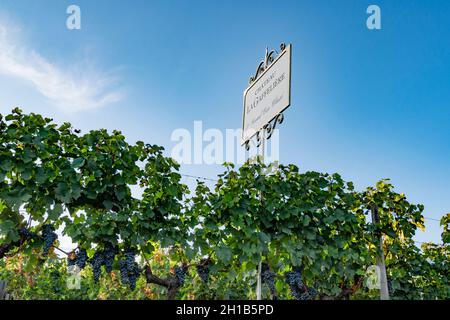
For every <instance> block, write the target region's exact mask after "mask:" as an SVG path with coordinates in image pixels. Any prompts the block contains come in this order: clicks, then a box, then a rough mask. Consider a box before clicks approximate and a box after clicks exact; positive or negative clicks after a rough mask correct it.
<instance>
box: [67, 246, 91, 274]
mask: <svg viewBox="0 0 450 320" xmlns="http://www.w3.org/2000/svg"><path fill="white" fill-rule="evenodd" d="M87 259H88V255H87V252H86V250H85V249H77V250H76V251H73V252H71V253H70V254H69V256H68V257H67V265H68V266H69V267H70V266H75V265H76V266H78V268H80V269H84V267H86V262H87Z"/></svg>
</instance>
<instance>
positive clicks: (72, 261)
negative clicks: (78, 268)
mask: <svg viewBox="0 0 450 320" xmlns="http://www.w3.org/2000/svg"><path fill="white" fill-rule="evenodd" d="M76 264H77V254H76V253H75V251H72V252H71V253H69V255H68V256H67V266H68V267H72V266H75V265H76Z"/></svg>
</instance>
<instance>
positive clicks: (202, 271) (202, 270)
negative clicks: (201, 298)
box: [197, 264, 209, 283]
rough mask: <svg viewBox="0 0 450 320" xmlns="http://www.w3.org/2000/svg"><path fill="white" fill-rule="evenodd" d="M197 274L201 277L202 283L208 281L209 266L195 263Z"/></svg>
mask: <svg viewBox="0 0 450 320" xmlns="http://www.w3.org/2000/svg"><path fill="white" fill-rule="evenodd" d="M197 274H198V276H199V277H200V279H202V281H203V282H204V283H208V280H209V266H208V265H202V264H199V265H197Z"/></svg>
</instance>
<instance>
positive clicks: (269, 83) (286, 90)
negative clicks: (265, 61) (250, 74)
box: [241, 45, 292, 144]
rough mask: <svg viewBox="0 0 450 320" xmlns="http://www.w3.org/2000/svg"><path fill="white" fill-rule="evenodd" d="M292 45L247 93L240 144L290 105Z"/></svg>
mask: <svg viewBox="0 0 450 320" xmlns="http://www.w3.org/2000/svg"><path fill="white" fill-rule="evenodd" d="M291 52H292V49H291V45H288V46H287V47H286V48H285V49H284V50H283V51H282V52H281V53H280V54H279V55H278V57H277V58H276V59H275V60H274V61H273V62H272V63H271V64H270V65H269V67H268V68H267V69H266V70H264V72H263V73H262V74H261V75H260V76H259V77H258V78H257V79H256V80H255V81H254V82H253V83H252V84H251V85H250V86H249V87H248V88H247V89H246V90H245V91H244V114H243V121H242V139H241V144H245V143H246V142H247V141H248V140H250V139H251V138H252V137H253V136H254V135H255V134H256V133H257V132H258V131H260V130H261V129H263V128H264V126H265V125H266V124H268V123H269V122H270V121H271V120H272V119H274V118H275V117H276V116H277V115H278V114H279V113H281V112H283V111H284V110H285V109H286V108H287V107H289V106H290V104H291Z"/></svg>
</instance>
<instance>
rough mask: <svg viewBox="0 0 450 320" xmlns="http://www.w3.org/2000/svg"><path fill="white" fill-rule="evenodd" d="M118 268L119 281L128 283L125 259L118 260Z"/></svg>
mask: <svg viewBox="0 0 450 320" xmlns="http://www.w3.org/2000/svg"><path fill="white" fill-rule="evenodd" d="M119 269H120V281H121V282H122V284H128V283H129V278H128V267H127V263H126V261H125V260H120V261H119Z"/></svg>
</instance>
